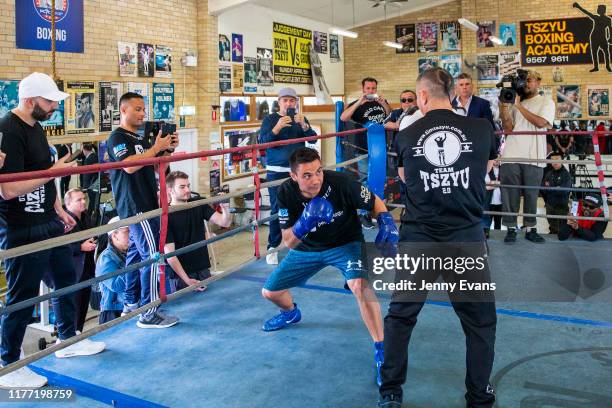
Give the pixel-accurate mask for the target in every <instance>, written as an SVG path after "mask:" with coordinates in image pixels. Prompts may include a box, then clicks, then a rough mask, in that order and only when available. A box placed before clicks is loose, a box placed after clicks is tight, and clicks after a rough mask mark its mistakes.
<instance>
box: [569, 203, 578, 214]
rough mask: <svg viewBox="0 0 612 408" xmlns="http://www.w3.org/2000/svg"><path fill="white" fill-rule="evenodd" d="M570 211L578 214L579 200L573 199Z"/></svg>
mask: <svg viewBox="0 0 612 408" xmlns="http://www.w3.org/2000/svg"><path fill="white" fill-rule="evenodd" d="M570 212H571V214H572V215H573V216H574V217H577V216H578V201H572V209H571V210H570Z"/></svg>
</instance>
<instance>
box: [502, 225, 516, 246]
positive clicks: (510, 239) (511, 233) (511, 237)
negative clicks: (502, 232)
mask: <svg viewBox="0 0 612 408" xmlns="http://www.w3.org/2000/svg"><path fill="white" fill-rule="evenodd" d="M515 242H516V230H515V229H514V228H508V232H507V233H506V237H505V238H504V243H506V244H514V243H515Z"/></svg>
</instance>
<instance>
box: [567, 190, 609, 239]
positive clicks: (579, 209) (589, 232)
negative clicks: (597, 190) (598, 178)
mask: <svg viewBox="0 0 612 408" xmlns="http://www.w3.org/2000/svg"><path fill="white" fill-rule="evenodd" d="M573 204H574V205H572V212H571V213H570V214H568V215H570V216H574V217H602V218H603V217H604V212H603V209H602V208H601V205H602V199H601V196H600V195H599V194H593V193H589V194H587V195H586V196H585V197H584V198H583V199H582V200H581V201H578V202H577V201H574V203H573ZM607 226H608V222H607V221H604V220H601V221H597V220H577V219H575V218H570V219H568V220H567V221H566V222H565V223H560V225H559V232H558V233H557V238H559V241H565V240H566V239H568V238H570V237H572V236H573V237H576V238H580V239H584V240H586V241H597V240H598V239H603V234H604V232H605V231H606V227H607Z"/></svg>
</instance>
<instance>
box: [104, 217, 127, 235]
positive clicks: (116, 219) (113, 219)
mask: <svg viewBox="0 0 612 408" xmlns="http://www.w3.org/2000/svg"><path fill="white" fill-rule="evenodd" d="M118 221H121V218H119V216H118V215H116V216H114V217H113V218H111V219H110V220H108V224H112V223H113V222H118ZM121 228H128V226H127V225H126V226H123V227H117V228H115V229H114V230H110V231H108V232H107V234H108V236H109V237H110V236H111V235H113V232H115V231H118V230H120V229H121Z"/></svg>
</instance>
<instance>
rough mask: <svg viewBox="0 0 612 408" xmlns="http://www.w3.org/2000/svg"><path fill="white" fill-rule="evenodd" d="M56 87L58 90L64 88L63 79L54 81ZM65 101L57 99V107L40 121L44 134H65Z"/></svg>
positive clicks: (48, 135)
mask: <svg viewBox="0 0 612 408" xmlns="http://www.w3.org/2000/svg"><path fill="white" fill-rule="evenodd" d="M56 83H57V88H58V89H59V90H60V91H63V90H64V81H56ZM65 106H66V102H65V101H59V103H58V105H57V109H56V110H55V111H53V114H52V115H51V117H50V118H49V119H48V120H45V121H42V122H40V126H42V128H43V130H44V131H45V136H47V137H50V136H63V135H65V134H66V127H65V126H64V111H65Z"/></svg>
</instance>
